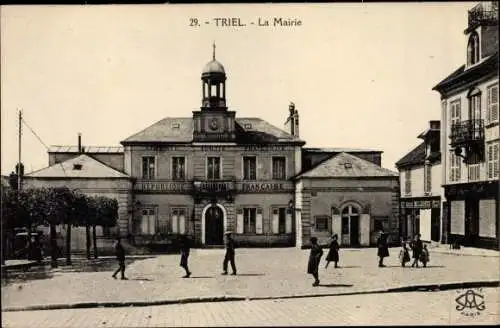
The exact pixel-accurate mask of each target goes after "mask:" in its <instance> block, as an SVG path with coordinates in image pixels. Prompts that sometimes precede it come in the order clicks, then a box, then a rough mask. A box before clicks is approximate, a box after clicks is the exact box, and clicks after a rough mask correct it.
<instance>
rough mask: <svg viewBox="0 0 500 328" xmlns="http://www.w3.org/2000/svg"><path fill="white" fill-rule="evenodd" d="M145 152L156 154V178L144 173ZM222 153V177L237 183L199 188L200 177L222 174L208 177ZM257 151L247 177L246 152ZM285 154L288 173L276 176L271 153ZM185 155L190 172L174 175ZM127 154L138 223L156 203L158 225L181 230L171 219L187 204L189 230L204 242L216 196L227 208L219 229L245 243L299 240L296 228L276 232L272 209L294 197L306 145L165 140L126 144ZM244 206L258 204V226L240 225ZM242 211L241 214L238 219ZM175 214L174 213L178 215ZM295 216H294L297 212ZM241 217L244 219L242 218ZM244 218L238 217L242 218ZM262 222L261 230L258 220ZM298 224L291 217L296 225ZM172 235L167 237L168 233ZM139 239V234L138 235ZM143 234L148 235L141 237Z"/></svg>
mask: <svg viewBox="0 0 500 328" xmlns="http://www.w3.org/2000/svg"><path fill="white" fill-rule="evenodd" d="M143 156H154V157H155V161H156V165H155V176H154V178H153V179H143V178H142V158H143ZM208 156H216V157H220V158H221V172H222V176H221V179H220V181H221V182H222V183H229V184H228V185H230V186H232V187H231V188H234V189H233V190H231V192H229V193H224V192H223V193H219V192H214V193H210V192H208V193H206V192H204V193H201V194H200V193H198V192H199V190H198V189H197V188H198V187H196V185H195V182H200V183H205V184H210V183H215V184H217V183H218V181H219V180H207V157H208ZM244 156H255V158H256V172H257V173H256V179H255V180H244V177H243V157H244ZM273 156H283V157H285V158H286V163H285V164H286V177H285V178H286V179H285V180H273V176H272V157H273ZM173 157H184V158H185V178H184V180H182V181H174V180H172V179H173V176H172V158H173ZM125 159H126V160H129V161H130V165H129V166H128V165H127V164H125V166H127V167H128V169H129V170H130V172H131V174H132V176H133V177H134V178H137V181H136V184H135V187H134V189H135V190H134V194H135V195H136V197H135V198H136V200H135V202H137V201H138V202H139V203H140V205H139V206H138V207H137V208H136V223H135V224H136V225H135V227H136V228H134V231H136V233H135V234H136V235H138V233H137V231H140V230H141V229H140V228H139V229H138V228H137V226H138V225H140V224H141V223H139V222H140V221H141V219H142V215H143V210H146V209H153V212H154V216H155V219H156V220H157V225H158V229H157V230H158V231H159V232H160V233H162V234H166V235H167V236H168V235H171V234H177V233H180V231H179V230H178V229H177V230H175V229H173V228H172V221H175V219H176V218H177V217H175V216H174V214H173V209H179V208H182V209H185V215H186V217H185V219H184V224H185V225H186V227H185V230H184V232H185V233H188V234H191V235H193V236H194V239H195V241H196V242H197V243H199V244H205V243H207V236H206V234H207V233H209V232H207V230H206V229H207V227H206V226H205V223H204V220H205V217H204V213H205V208H206V206H207V205H210V204H212V202H214V201H215V203H217V204H218V205H217V206H220V207H221V208H223V209H224V216H225V218H224V226H223V227H222V228H221V229H220V231H223V230H230V231H232V232H233V233H234V238H235V239H236V241H238V242H239V243H240V244H242V245H248V246H258V245H263V246H265V245H287V246H292V245H293V244H294V241H295V229H292V230H291V231H287V232H278V233H273V231H272V211H273V209H274V208H276V207H280V208H288V206H289V205H288V204H289V202H290V201H292V202H293V201H294V193H295V191H294V185H293V183H292V182H291V181H290V180H289V179H290V178H291V177H292V176H294V175H295V174H296V173H297V172H298V171H299V170H300V169H301V162H300V161H301V148H300V147H296V146H295V147H294V146H281V145H276V146H273V145H271V146H269V147H261V146H247V147H245V146H235V145H206V146H196V145H194V146H188V145H177V146H162V147H144V146H133V147H125ZM245 208H248V209H255V210H256V211H257V212H258V214H257V218H255V223H254V224H253V223H252V224H251V225H252V226H254V225H255V228H254V229H255V231H254V232H251V233H250V232H249V231H243V229H242V228H241V227H239V225H242V224H244V223H243V221H242V215H243V214H242V213H243V211H244V209H245ZM238 217H239V219H238ZM173 218H175V219H173ZM293 219H295V217H294V218H293ZM238 220H240V221H238ZM238 222H239V223H238ZM257 225H259V227H262V231H258V232H257V230H256V229H257V228H256V226H257ZM294 226H295V224H294V222H293V221H292V227H294ZM167 238H168V237H167ZM136 239H137V238H136ZM142 239H143V240H146V239H147V236H143V237H142Z"/></svg>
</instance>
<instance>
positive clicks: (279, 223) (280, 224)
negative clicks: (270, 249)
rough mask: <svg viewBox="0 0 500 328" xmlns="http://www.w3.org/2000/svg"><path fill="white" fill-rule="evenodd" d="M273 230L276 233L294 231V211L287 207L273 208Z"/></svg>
mask: <svg viewBox="0 0 500 328" xmlns="http://www.w3.org/2000/svg"><path fill="white" fill-rule="evenodd" d="M272 232H273V233H275V234H278V233H280V234H282V233H291V232H292V213H291V212H290V211H289V210H288V208H287V207H276V208H274V209H273V217H272Z"/></svg>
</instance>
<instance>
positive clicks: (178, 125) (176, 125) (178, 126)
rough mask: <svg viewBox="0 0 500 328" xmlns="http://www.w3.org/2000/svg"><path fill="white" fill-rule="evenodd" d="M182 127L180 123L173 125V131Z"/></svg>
mask: <svg viewBox="0 0 500 328" xmlns="http://www.w3.org/2000/svg"><path fill="white" fill-rule="evenodd" d="M180 127H181V125H180V123H174V124H172V129H179V128H180Z"/></svg>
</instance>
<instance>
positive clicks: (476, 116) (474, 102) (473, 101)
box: [469, 94, 481, 120]
mask: <svg viewBox="0 0 500 328" xmlns="http://www.w3.org/2000/svg"><path fill="white" fill-rule="evenodd" d="M469 101H470V103H469V104H470V106H469V118H470V119H471V120H480V119H481V94H475V95H473V96H471V97H470V98H469Z"/></svg>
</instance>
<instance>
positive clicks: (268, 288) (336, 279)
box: [2, 248, 500, 310]
mask: <svg viewBox="0 0 500 328" xmlns="http://www.w3.org/2000/svg"><path fill="white" fill-rule="evenodd" d="M398 251H399V249H397V248H392V249H390V255H391V256H390V257H389V258H387V259H386V265H387V267H385V268H379V267H378V266H377V257H376V249H373V248H365V249H343V250H341V254H340V256H341V258H340V263H339V264H340V267H339V268H337V269H335V268H334V267H333V265H331V266H329V267H328V269H325V268H324V265H325V262H324V261H322V263H321V265H320V273H319V274H320V280H321V285H320V286H319V287H312V285H311V284H312V282H313V279H312V277H311V276H310V275H308V274H306V265H307V259H308V254H309V253H308V250H298V249H294V248H283V249H252V248H250V249H238V250H237V252H236V265H237V268H238V275H237V276H231V275H228V276H221V271H222V260H223V256H224V251H223V250H220V249H193V250H192V253H191V256H190V258H189V264H190V269H191V271H192V272H193V275H192V277H191V278H189V279H183V278H181V277H182V276H183V274H184V272H183V270H182V268H180V267H179V261H180V257H179V256H178V255H158V256H156V257H154V258H147V259H138V260H136V261H134V262H133V263H132V264H131V265H129V266H128V267H127V270H126V275H127V277H128V278H129V280H119V279H118V280H114V279H113V278H112V277H111V274H112V272H58V271H57V270H56V271H55V272H53V276H52V277H51V278H49V279H39V280H31V281H26V282H21V283H18V282H16V283H13V284H10V285H7V286H5V287H3V290H2V308H3V309H4V310H5V309H12V308H23V307H28V306H39V305H54V304H55V305H68V304H75V303H107V302H160V301H176V300H183V299H190V298H195V299H196V298H217V297H224V296H225V297H242V298H250V299H254V298H275V297H292V296H307V295H330V294H343V293H359V292H368V291H381V290H386V289H389V288H400V287H407V286H415V285H429V284H446V283H461V282H478V281H498V280H499V279H498V278H499V277H498V267H499V264H500V263H499V262H500V258H499V257H494V256H490V257H485V256H455V255H451V254H443V253H439V252H435V253H432V254H431V262H430V263H429V264H428V267H427V268H410V267H405V268H402V267H401V266H400V265H399V263H398V259H397V253H398Z"/></svg>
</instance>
